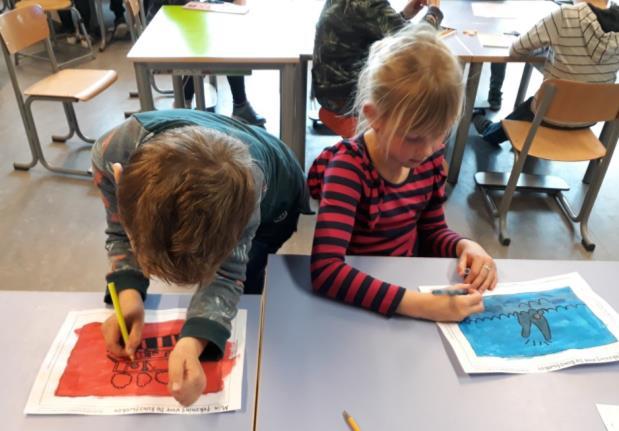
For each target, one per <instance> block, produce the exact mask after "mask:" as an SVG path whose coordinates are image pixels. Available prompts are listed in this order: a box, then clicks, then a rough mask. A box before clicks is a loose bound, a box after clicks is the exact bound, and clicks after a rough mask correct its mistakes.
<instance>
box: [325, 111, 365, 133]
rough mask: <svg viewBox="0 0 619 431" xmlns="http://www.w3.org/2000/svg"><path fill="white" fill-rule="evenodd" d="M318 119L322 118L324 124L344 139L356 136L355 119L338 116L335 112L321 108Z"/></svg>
mask: <svg viewBox="0 0 619 431" xmlns="http://www.w3.org/2000/svg"><path fill="white" fill-rule="evenodd" d="M318 118H320V121H322V124H324V125H325V126H327V127H328V128H329V129H331V130H332V131H334V132H335V133H337V134H338V135H340V136H341V137H342V138H350V137H351V136H353V135H354V134H355V129H356V128H357V119H356V118H355V117H345V116H342V115H338V114H336V113H335V112H333V111H329V110H328V109H325V108H322V107H321V108H320V110H319V111H318Z"/></svg>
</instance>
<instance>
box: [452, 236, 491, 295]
mask: <svg viewBox="0 0 619 431" xmlns="http://www.w3.org/2000/svg"><path fill="white" fill-rule="evenodd" d="M456 254H457V255H458V257H459V259H458V274H459V275H460V277H462V278H463V279H464V281H463V282H464V283H465V284H470V285H471V288H472V289H475V290H478V291H479V292H480V293H483V292H484V291H485V290H486V289H488V290H493V289H494V288H495V287H496V283H497V273H496V265H495V263H494V260H493V259H492V257H490V255H488V253H486V250H484V249H483V248H482V246H481V245H479V244H477V243H476V242H473V241H470V240H468V239H463V240H460V241H459V242H458V246H457V247H456ZM467 268H468V269H469V272H468V274H467V272H466V269H467Z"/></svg>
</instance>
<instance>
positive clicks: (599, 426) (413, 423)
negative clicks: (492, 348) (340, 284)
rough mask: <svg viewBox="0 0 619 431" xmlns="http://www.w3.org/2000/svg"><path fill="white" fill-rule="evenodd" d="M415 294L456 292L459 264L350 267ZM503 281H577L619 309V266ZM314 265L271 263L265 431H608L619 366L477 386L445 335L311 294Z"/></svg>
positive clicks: (550, 264)
mask: <svg viewBox="0 0 619 431" xmlns="http://www.w3.org/2000/svg"><path fill="white" fill-rule="evenodd" d="M348 262H349V263H351V264H352V265H354V266H355V267H357V268H359V269H361V270H363V271H366V272H368V273H370V274H372V275H374V276H377V277H380V278H381V279H383V280H385V281H388V282H391V283H397V284H400V285H402V286H405V287H408V288H415V287H417V286H418V285H422V284H446V283H450V282H455V281H456V277H455V267H456V260H455V259H437V258H396V257H388V258H385V257H349V258H348ZM496 263H497V267H498V273H499V277H500V280H501V281H506V282H507V281H525V280H531V279H535V278H538V277H545V276H552V275H558V274H563V273H567V272H573V271H578V272H579V273H580V274H581V275H582V276H583V277H584V278H585V280H586V281H587V282H588V283H589V285H590V286H591V287H592V288H593V289H594V290H595V291H596V292H598V293H599V294H600V295H601V296H602V297H603V298H604V299H606V301H608V302H609V303H610V304H611V305H612V306H613V307H614V308H615V309H619V290H618V289H617V288H616V280H617V279H619V263H617V262H599V261H596V262H594V261H543V260H497V261H496ZM309 266H310V258H309V257H308V256H270V257H269V265H268V268H267V287H266V290H265V294H264V295H265V304H264V311H263V313H264V321H263V332H262V347H261V352H262V353H261V358H260V365H259V370H260V372H259V373H260V375H259V379H260V385H259V388H258V403H257V412H258V414H257V418H256V431H279V430H290V429H294V430H295V431H305V430H307V431H309V430H311V431H315V430H347V429H348V428H346V425H345V424H344V421H343V419H342V415H341V413H342V410H347V411H348V412H349V413H350V414H351V415H352V416H353V417H354V418H355V419H356V420H357V422H358V424H359V426H360V428H361V429H362V430H364V431H365V430H424V431H426V430H427V431H430V430H451V429H458V430H527V429H542V430H545V431H550V430H561V431H568V430H578V431H582V430H588V431H589V430H591V431H593V430H599V431H602V430H603V429H604V425H603V423H602V421H601V418H600V417H599V415H598V413H597V409H596V407H595V404H596V403H605V404H615V405H616V404H619V390H618V388H619V364H618V363H614V364H599V365H586V366H579V367H574V368H568V369H564V370H560V371H554V372H550V373H545V374H523V375H516V374H492V375H491V374H486V375H467V374H465V373H463V371H462V370H461V368H460V366H459V364H458V362H457V359H456V358H455V356H454V354H453V353H452V351H451V348H450V347H449V346H448V344H447V342H446V341H445V339H444V338H443V336H442V335H441V334H440V331H439V329H438V327H437V325H436V324H435V323H432V322H426V321H421V320H413V319H408V318H403V317H393V318H391V319H387V318H385V317H382V316H380V315H375V314H373V313H370V312H367V311H364V310H361V309H357V308H354V307H351V306H348V305H344V304H341V303H338V302H336V301H333V300H329V299H325V298H321V297H318V296H316V295H315V294H313V293H312V292H311V291H310V270H309Z"/></svg>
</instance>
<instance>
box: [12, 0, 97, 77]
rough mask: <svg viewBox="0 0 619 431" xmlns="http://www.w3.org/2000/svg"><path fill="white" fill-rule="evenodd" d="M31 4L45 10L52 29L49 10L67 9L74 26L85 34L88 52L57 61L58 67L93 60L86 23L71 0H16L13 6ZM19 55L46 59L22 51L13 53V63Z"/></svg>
mask: <svg viewBox="0 0 619 431" xmlns="http://www.w3.org/2000/svg"><path fill="white" fill-rule="evenodd" d="M33 5H39V6H41V7H42V8H43V10H44V11H45V13H46V14H47V22H48V25H49V28H50V29H51V30H52V32H53V29H54V26H53V23H52V22H51V19H50V17H49V14H50V13H51V12H58V11H59V10H68V11H70V12H71V17H72V19H73V23H74V25H75V28H79V30H80V31H81V33H82V34H83V35H84V36H85V38H86V43H87V46H88V52H87V53H86V54H84V55H79V56H77V57H74V58H72V59H70V60H68V61H65V62H62V63H57V65H58V67H60V68H62V67H65V66H68V65H70V64H74V63H77V62H80V61H83V60H93V59H94V58H95V57H96V55H95V51H94V49H93V47H92V43H91V40H90V36H89V35H88V32H87V30H86V25H85V24H84V20H83V19H82V15H81V14H80V13H79V11H78V10H77V8H76V7H75V5H74V4H73V1H72V0H20V1H19V2H17V3H16V4H15V8H16V9H23V8H28V7H31V6H33ZM19 56H27V57H33V58H38V59H43V60H46V58H45V57H40V56H37V55H32V54H23V53H15V64H17V63H18V58H19Z"/></svg>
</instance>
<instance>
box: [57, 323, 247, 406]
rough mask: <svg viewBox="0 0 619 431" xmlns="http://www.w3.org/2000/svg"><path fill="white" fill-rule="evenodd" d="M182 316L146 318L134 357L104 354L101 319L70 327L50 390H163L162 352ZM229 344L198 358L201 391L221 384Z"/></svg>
mask: <svg viewBox="0 0 619 431" xmlns="http://www.w3.org/2000/svg"><path fill="white" fill-rule="evenodd" d="M183 323H184V321H183V320H171V321H168V322H159V323H147V324H145V325H144V331H143V333H142V347H141V348H140V349H138V350H137V352H136V360H135V361H134V362H133V363H132V362H131V361H130V360H126V359H121V358H114V357H112V356H111V355H109V354H108V352H107V350H106V349H105V344H104V342H103V336H102V335H101V323H89V324H87V325H84V326H83V327H81V328H80V329H78V330H76V331H75V332H76V334H77V336H78V339H77V343H76V344H75V347H74V348H73V350H72V351H71V355H70V356H69V361H68V363H67V367H66V368H65V370H64V373H63V374H62V377H61V378H60V382H59V384H58V388H56V393H55V394H56V396H59V397H86V396H91V395H94V396H127V395H131V396H135V395H150V396H169V395H170V394H169V392H168V389H167V385H168V357H169V355H170V353H171V352H172V349H173V348H174V345H175V344H176V341H177V339H178V334H179V333H180V331H181V328H182V326H183ZM232 350H233V349H232V344H231V343H226V349H225V352H224V357H223V359H221V360H219V361H216V362H202V368H203V369H204V374H205V375H206V388H205V390H204V393H205V394H207V393H215V392H219V391H221V390H222V389H223V387H224V385H223V379H224V378H225V377H226V376H228V375H229V374H230V372H231V371H232V369H233V368H234V364H235V363H236V358H231V356H232Z"/></svg>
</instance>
